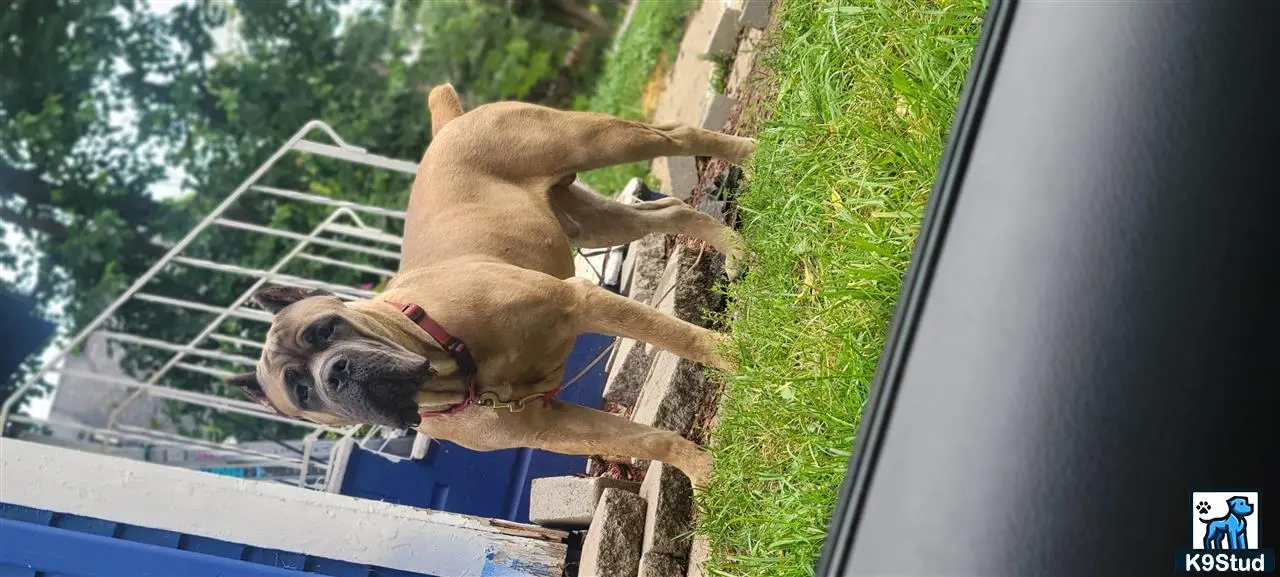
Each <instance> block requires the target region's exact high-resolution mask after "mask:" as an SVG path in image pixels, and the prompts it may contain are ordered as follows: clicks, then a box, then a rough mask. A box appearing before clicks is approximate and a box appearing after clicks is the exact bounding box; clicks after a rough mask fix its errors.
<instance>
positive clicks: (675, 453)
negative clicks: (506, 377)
mask: <svg viewBox="0 0 1280 577" xmlns="http://www.w3.org/2000/svg"><path fill="white" fill-rule="evenodd" d="M479 411H488V412H487V413H480V412H479ZM473 412H475V414H474V415H473V414H472V413H473ZM418 429H419V430H421V431H422V432H423V433H425V434H427V435H429V436H431V437H435V438H438V439H444V440H447V441H452V442H454V443H457V444H459V445H461V446H463V447H466V448H468V449H471V450H475V451H498V450H502V449H510V448H515V447H529V448H533V449H542V450H544V451H551V452H553V453H560V454H564V455H584V456H590V455H618V456H624V457H634V458H637V459H649V460H652V461H662V462H664V463H669V464H671V465H674V466H675V467H677V468H678V469H680V470H681V471H682V472H684V474H685V475H686V476H688V477H689V479H690V481H692V482H693V484H694V485H695V486H700V485H702V484H703V482H704V481H705V480H706V478H707V476H708V475H709V474H710V473H711V468H712V462H713V460H712V457H711V453H710V452H708V451H706V450H705V449H703V448H701V447H699V446H698V445H697V444H695V443H693V442H692V441H689V440H688V439H685V438H684V437H681V436H680V435H679V434H677V433H674V432H671V431H664V430H661V429H656V428H653V427H650V426H647V425H642V424H640V423H636V422H633V421H631V420H630V419H627V418H624V417H620V416H618V415H614V414H612V413H606V412H604V411H598V410H596V409H591V408H588V407H584V406H582V405H575V404H572V403H566V402H563V401H559V400H551V401H546V402H543V401H536V402H534V403H533V404H531V405H529V406H528V407H526V408H525V409H524V410H523V411H521V412H518V413H516V412H510V411H505V410H502V409H483V408H478V407H477V408H470V409H467V412H466V413H461V414H459V415H458V416H457V417H454V416H444V417H432V418H429V419H423V421H422V424H420V425H419V426H418Z"/></svg>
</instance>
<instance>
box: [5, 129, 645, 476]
mask: <svg viewBox="0 0 1280 577" xmlns="http://www.w3.org/2000/svg"><path fill="white" fill-rule="evenodd" d="M316 131H319V132H322V133H323V134H325V135H326V136H328V138H329V139H330V140H331V141H332V142H333V144H326V143H321V142H315V141H312V140H307V139H306V137H307V136H308V135H310V134H311V133H313V132H316ZM290 152H298V153H307V154H315V155H320V156H325V157H329V158H333V159H337V160H341V161H344V162H352V163H356V164H362V165H366V166H371V167H375V168H380V169H384V170H391V171H394V172H398V173H402V174H405V175H410V176H412V175H415V174H416V172H417V164H416V163H413V162H408V161H403V160H396V159H392V158H385V157H382V156H378V155H375V154H370V153H369V152H367V151H365V150H364V149H361V148H358V147H355V146H352V145H350V144H347V143H346V142H344V141H343V140H342V139H341V138H340V137H339V136H338V135H337V133H336V132H334V130H333V129H332V128H330V127H329V126H328V125H326V124H325V123H324V122H321V121H318V120H313V121H311V122H308V123H307V124H306V125H305V126H303V127H302V129H301V130H299V131H298V132H297V133H295V134H294V135H293V136H292V137H291V138H290V139H289V140H288V141H286V142H285V144H284V145H283V146H281V147H280V149H278V150H277V151H275V152H274V153H273V154H272V155H271V156H270V157H269V158H268V159H267V161H266V162H265V163H264V164H263V165H262V166H260V167H259V168H258V169H257V170H255V171H254V172H253V173H252V174H251V175H250V176H249V177H248V178H247V179H245V181H244V182H242V183H241V184H240V186H239V187H237V188H236V189H235V190H234V191H232V193H231V194H230V195H229V196H227V198H226V199H225V200H223V201H222V203H221V204H219V205H218V206H217V207H216V208H214V209H213V211H212V212H210V213H209V214H208V215H207V216H205V218H204V219H203V220H201V221H200V222H199V223H198V224H197V225H196V226H195V227H194V228H193V229H192V230H191V231H190V232H189V233H187V235H186V236H184V237H183V238H182V239H181V240H179V241H178V242H177V243H176V244H174V245H173V246H172V248H171V249H170V250H169V251H168V253H166V254H165V255H164V256H163V257H162V258H161V259H160V260H159V261H157V262H156V263H155V264H154V265H152V267H151V268H150V269H148V270H147V271H146V272H145V273H143V274H142V276H140V277H139V278H138V279H137V280H136V281H134V283H133V284H132V285H131V286H130V287H129V288H128V289H127V290H125V291H124V293H123V294H121V295H120V296H119V297H118V298H117V299H116V300H115V301H113V302H112V303H111V304H110V305H108V306H107V307H106V309H104V310H103V311H102V312H101V313H99V315H98V316H97V317H95V318H94V319H93V320H92V321H90V322H89V324H88V325H86V326H85V327H84V328H82V329H81V330H80V331H79V332H78V333H77V334H76V335H75V336H74V337H73V338H72V339H71V340H70V341H69V342H68V343H67V344H66V345H65V346H63V347H62V348H61V349H59V350H58V352H57V353H56V354H55V355H53V357H52V358H51V359H50V360H49V361H48V362H47V363H46V364H45V365H44V366H43V367H42V368H41V369H40V370H39V371H38V372H36V373H35V374H33V375H31V376H30V378H28V379H27V381H26V382H24V383H23V384H22V386H20V387H19V388H18V389H17V390H16V391H15V392H14V393H13V394H11V395H10V396H9V397H8V398H7V399H5V400H4V403H3V405H0V430H3V429H4V425H5V422H6V421H7V420H11V421H14V422H20V423H27V424H32V425H42V424H57V425H58V426H60V427H68V428H76V429H79V430H81V431H83V432H84V433H85V434H86V435H88V436H91V437H93V438H95V439H98V440H101V441H102V442H106V440H115V441H116V442H118V441H121V440H123V441H132V442H141V443H148V444H152V445H157V446H161V445H163V446H173V447H182V448H187V449H196V450H201V451H222V452H227V453H232V454H239V455H241V456H248V457H252V458H253V459H255V461H254V462H262V463H269V464H270V465H271V466H273V467H287V468H292V469H296V470H297V471H298V476H297V478H290V479H277V480H281V481H284V482H289V483H291V484H297V485H300V486H308V487H311V488H315V489H321V490H328V491H337V490H338V487H334V486H328V485H332V484H334V483H335V482H336V483H340V479H341V477H342V471H341V468H342V465H341V463H344V462H345V460H346V459H345V453H343V454H341V455H340V454H339V453H341V451H339V450H335V451H334V453H333V454H332V455H331V458H332V460H333V461H334V463H330V464H329V465H328V466H326V465H323V464H319V463H315V462H313V461H314V460H313V459H312V458H311V454H312V450H311V449H312V446H313V444H314V443H315V442H316V441H317V439H319V437H320V436H321V435H322V434H324V433H330V432H332V433H338V434H340V435H341V436H342V439H344V441H343V442H342V443H341V445H342V446H343V447H346V448H349V447H350V446H351V445H352V444H354V443H355V442H360V444H361V445H362V446H365V447H367V448H370V449H371V450H374V451H380V449H379V445H378V443H377V441H376V440H375V436H376V435H377V434H378V433H379V430H378V429H377V428H374V429H372V430H370V431H368V432H367V433H366V434H365V435H364V438H363V439H361V440H359V441H357V440H356V439H354V438H352V437H353V435H354V434H355V433H356V431H357V429H358V428H357V427H345V428H334V427H327V426H323V425H313V424H310V423H305V422H299V421H294V420H292V419H289V418H287V417H282V416H279V415H276V414H274V413H272V412H270V411H268V410H266V409H264V408H263V407H261V406H260V405H258V404H257V403H254V402H251V401H248V400H244V399H239V398H228V397H222V396H219V395H213V394H207V393H199V392H194V391H187V390H181V389H177V388H173V387H167V386H164V385H163V384H161V381H162V379H163V378H164V377H165V376H166V375H167V374H169V372H170V371H172V370H174V369H178V370H181V371H186V372H190V373H196V374H200V375H203V376H206V377H209V378H211V379H226V378H227V377H229V376H231V375H232V374H233V373H232V372H231V371H228V370H225V369H223V368H219V367H215V366H209V365H207V364H204V363H202V362H201V361H212V362H220V363H228V364H232V365H239V366H241V367H243V368H244V369H245V370H249V369H250V368H251V367H253V366H254V365H255V364H256V363H257V358H258V356H259V355H260V354H261V348H262V345H261V344H260V343H257V342H254V341H252V340H249V339H245V338H242V337H240V336H236V335H229V334H224V333H222V332H219V328H220V327H222V326H223V324H224V323H226V322H228V321H232V322H236V323H239V322H248V323H260V324H269V323H270V322H271V315H270V314H268V313H267V312H265V311H262V310H259V309H257V308H249V307H247V306H246V304H247V303H249V302H250V300H251V297H252V296H253V294H254V293H255V292H257V291H258V290H259V289H260V288H262V287H263V286H265V285H267V284H268V283H270V284H275V285H288V286H299V287H304V288H317V289H324V290H327V291H330V292H333V293H334V294H336V295H338V296H339V297H340V298H343V299H347V300H353V299H362V298H370V297H372V296H374V295H375V293H374V291H371V290H368V289H365V288H360V287H352V286H346V285H343V284H339V283H334V282H327V281H324V280H320V279H314V278H306V277H302V276H297V275H290V274H285V273H283V272H282V271H283V270H284V269H285V268H286V267H287V266H288V265H289V264H290V263H291V262H294V261H295V260H304V261H308V262H310V263H314V264H318V265H321V266H323V267H334V268H345V269H348V270H352V271H357V272H361V273H365V274H369V275H376V276H378V277H380V278H383V279H386V278H390V277H391V276H392V275H394V274H395V269H396V268H397V267H398V265H399V259H400V245H401V243H402V238H401V237H399V236H397V235H395V234H392V233H390V232H388V231H386V230H383V229H380V228H378V227H375V226H370V225H368V224H366V222H365V220H364V219H363V218H361V216H362V215H364V216H373V217H380V218H384V219H396V220H401V221H403V220H404V218H405V213H404V212H403V211H399V210H392V209H387V208H380V207H374V206H367V205H363V204H358V203H353V202H349V201H343V200H338V199H334V198H329V197H325V196H320V195H315V194H310V193H306V192H300V191H295V190H287V189H283V188H278V187H271V186H264V185H259V184H258V181H259V180H260V179H262V178H263V177H264V176H265V175H266V174H267V173H268V171H269V170H270V169H271V168H272V167H273V166H274V165H275V164H276V163H277V162H278V161H280V159H281V158H283V157H284V156H285V155H286V154H288V153H290ZM252 194H258V195H265V196H271V197H275V198H277V199H283V200H288V201H293V202H299V203H306V204H310V205H315V206H323V207H328V208H329V209H331V211H330V213H329V215H328V216H327V218H325V219H324V220H323V221H321V222H320V223H319V224H318V225H317V226H316V227H315V228H314V229H312V230H311V231H310V232H309V233H299V232H295V231H290V230H283V229H280V228H275V227H271V226H265V225H260V224H254V223H248V222H242V221H238V220H235V219H231V218H227V217H226V216H225V214H226V213H227V211H228V209H229V208H231V207H232V206H233V205H234V204H235V203H236V202H237V201H239V200H241V199H242V198H245V197H246V196H247V195H252ZM213 227H222V228H227V229H234V230H239V231H242V232H245V233H248V234H254V235H267V236H272V237H276V238H279V239H284V240H289V241H294V243H295V244H294V245H293V246H292V248H291V249H290V250H289V251H288V252H287V253H286V254H284V256H282V257H281V258H280V259H279V260H277V261H276V262H275V264H274V265H272V266H271V267H270V268H267V269H256V268H248V267H243V266H239V265H235V264H230V263H221V262H214V261H211V260H207V259H202V258H197V257H194V256H189V255H184V254H183V252H184V251H186V250H187V249H188V247H189V246H190V245H191V244H192V242H194V241H195V240H196V238H197V237H199V235H200V234H201V233H202V232H204V231H206V230H209V229H211V228H213ZM352 239H354V240H359V241H363V242H364V243H366V244H357V243H354V242H351V241H350V240H352ZM371 244H372V245H374V246H371ZM311 247H326V248H329V249H337V250H338V251H345V252H349V253H358V254H361V255H365V256H366V257H374V259H378V260H381V261H391V262H388V263H387V266H375V265H373V264H369V263H368V262H352V261H349V260H344V259H342V258H338V257H335V256H325V255H322V254H315V253H313V252H308V250H307V249H308V248H311ZM607 252H608V249H605V250H604V251H598V252H597V253H596V254H591V255H586V254H582V253H581V252H580V253H579V254H578V256H577V259H576V260H577V262H578V267H579V270H580V273H579V274H580V275H584V276H587V277H589V278H593V280H597V281H598V280H599V277H600V272H601V271H600V270H599V268H600V267H599V264H600V262H601V260H602V258H603V256H604V253H607ZM614 260H620V259H614ZM593 261H594V262H593ZM611 264H615V265H616V264H618V263H611ZM171 267H187V268H196V269H202V270H206V271H211V272H214V273H218V274H229V275H236V276H243V277H249V278H253V279H256V280H255V281H254V282H253V283H252V285H251V286H250V287H249V288H247V289H246V290H244V291H243V292H242V293H241V294H239V295H238V296H237V297H236V298H235V299H233V300H232V301H231V302H228V303H206V302H200V301H198V300H191V299H186V298H175V297H169V296H163V295H158V294H153V293H150V292H147V291H146V290H145V289H146V288H147V285H148V284H149V283H151V282H152V281H153V280H154V279H156V278H157V277H158V276H160V275H161V274H163V273H164V272H165V271H166V270H167V269H169V268H171ZM584 271H585V272H584ZM131 300H132V301H137V302H142V303H146V304H147V305H148V306H155V307H173V308H179V309H184V310H188V311H194V312H200V313H207V314H212V315H214V317H213V320H212V321H210V322H209V323H208V324H206V325H205V326H204V328H203V329H202V330H200V331H199V332H198V333H197V334H196V336H195V337H193V338H191V339H190V340H187V341H185V342H170V341H166V340H163V339H157V338H154V337H151V336H147V335H136V334H130V333H128V332H124V331H120V330H108V329H107V328H106V327H107V324H108V321H109V320H110V319H111V318H112V316H113V315H115V314H116V312H117V311H119V310H120V308H121V307H122V306H123V305H124V304H125V303H127V302H129V301H131ZM94 334H98V335H100V337H104V338H106V339H107V340H109V341H114V342H119V343H127V344H130V345H132V346H135V347H143V348H148V349H151V350H155V351H162V352H165V353H169V357H168V359H167V360H166V361H165V362H164V363H163V364H162V365H160V367H159V368H158V369H156V370H155V371H153V372H151V373H150V374H149V375H148V376H147V377H146V378H144V379H142V380H137V379H134V378H129V377H123V376H113V375H108V374H99V373H96V372H90V371H80V370H74V369H67V368H59V367H60V366H61V365H62V364H63V362H64V360H65V359H67V358H68V356H69V354H70V353H71V351H72V350H75V349H76V348H78V347H80V346H81V345H82V344H84V343H85V342H86V341H87V340H88V339H89V337H90V336H91V335H94ZM206 344H212V345H215V346H216V345H218V344H225V345H231V346H232V347H234V348H235V349H236V350H237V351H239V352H238V353H237V352H227V351H224V350H213V349H209V348H205V347H204V346H203V345H206ZM46 376H69V377H74V378H76V379H83V380H89V381H93V382H96V383H99V384H101V385H103V386H108V387H117V388H122V389H125V390H128V391H130V393H129V396H128V397H127V398H126V399H125V401H124V402H122V403H120V404H118V405H117V406H116V407H115V408H114V409H113V410H112V411H111V412H110V414H109V416H108V419H107V424H106V427H105V428H98V427H93V426H87V425H84V424H82V423H77V422H71V421H67V420H65V419H64V420H57V419H54V420H40V419H32V418H30V417H26V416H22V415H10V412H11V411H12V410H13V408H14V405H15V404H16V403H17V401H18V400H19V399H21V398H22V396H23V395H24V394H25V393H27V392H28V391H29V390H31V388H32V387H34V386H35V385H36V383H38V382H40V381H41V379H43V378H45V377H46ZM144 396H151V397H154V398H157V399H163V400H165V401H168V402H178V403H189V404H193V405H198V406H203V407H206V408H207V409H209V410H212V411H220V412H225V413H233V414H237V415H240V416H244V417H249V418H254V419H261V420H265V421H272V422H283V423H289V424H292V425H298V426H301V427H309V428H310V429H311V432H310V433H308V434H307V435H306V436H305V437H304V439H303V440H302V445H303V450H302V454H301V455H300V456H291V455H276V454H269V453H255V452H253V451H247V450H245V449H238V448H236V447H235V446H234V445H225V444H219V443H214V442H212V441H210V440H208V439H199V438H191V437H185V436H182V435H177V434H174V433H168V432H164V431H160V430H149V429H139V428H138V427H133V426H128V425H124V424H120V423H118V420H119V417H120V414H121V412H122V411H123V410H124V409H125V408H126V407H127V406H128V405H129V404H130V403H131V402H133V401H135V400H137V399H139V398H142V397H144ZM426 442H427V439H426V438H425V437H423V436H421V434H419V435H418V438H417V441H416V442H415V449H414V453H415V454H418V453H421V452H423V451H425V447H426ZM381 446H382V447H385V446H386V442H385V441H384V442H383V443H382V444H381ZM246 451H247V452H246ZM335 463H336V464H335ZM335 468H336V469H338V470H334V469H335ZM326 469H327V472H326ZM317 471H319V473H320V476H321V477H322V478H321V479H320V480H319V481H318V482H314V483H309V482H308V479H312V478H315V477H317Z"/></svg>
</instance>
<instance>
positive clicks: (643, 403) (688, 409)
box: [631, 351, 710, 467]
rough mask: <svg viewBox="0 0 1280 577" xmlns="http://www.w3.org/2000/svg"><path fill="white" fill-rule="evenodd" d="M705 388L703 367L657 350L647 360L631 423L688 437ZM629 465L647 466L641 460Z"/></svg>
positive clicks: (705, 390) (706, 387) (705, 381)
mask: <svg viewBox="0 0 1280 577" xmlns="http://www.w3.org/2000/svg"><path fill="white" fill-rule="evenodd" d="M708 389H709V386H708V384H707V379H706V377H705V376H704V375H703V374H702V365H700V364H698V363H696V362H694V361H690V360H687V359H682V358H680V357H677V356H675V355H673V354H671V353H669V352H667V351H657V353H656V354H655V355H654V357H653V360H652V361H650V367H649V376H648V377H647V378H646V379H645V382H644V386H643V387H642V388H641V389H640V398H639V399H637V400H636V406H635V408H634V410H633V411H632V412H631V420H632V421H635V422H637V423H641V424H644V425H648V426H650V427H655V428H658V429H663V430H667V431H674V432H676V433H679V434H680V435H681V436H684V437H688V436H689V432H690V431H692V430H693V423H694V419H695V418H696V417H697V411H698V407H700V406H701V405H702V401H703V399H705V398H706V396H707V394H708V393H709V392H710V391H709V390H708ZM632 463H633V464H635V465H636V466H638V467H647V466H649V462H648V461H646V460H644V459H632Z"/></svg>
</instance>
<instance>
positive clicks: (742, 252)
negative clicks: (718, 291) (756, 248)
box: [724, 227, 752, 282]
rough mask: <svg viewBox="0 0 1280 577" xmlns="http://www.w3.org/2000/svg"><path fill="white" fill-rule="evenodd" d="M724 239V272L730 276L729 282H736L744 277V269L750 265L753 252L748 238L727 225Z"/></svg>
mask: <svg viewBox="0 0 1280 577" xmlns="http://www.w3.org/2000/svg"><path fill="white" fill-rule="evenodd" d="M724 239H725V253H724V274H725V276H727V277H729V282H734V281H736V280H738V279H739V278H742V271H743V270H745V269H746V268H748V267H749V266H750V264H751V263H750V261H751V260H752V254H751V251H750V250H748V249H747V242H746V240H744V239H743V238H742V235H741V234H739V233H738V231H736V230H733V229H732V228H729V227H725V228H724Z"/></svg>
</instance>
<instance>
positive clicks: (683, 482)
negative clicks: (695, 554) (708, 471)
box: [640, 461, 693, 573]
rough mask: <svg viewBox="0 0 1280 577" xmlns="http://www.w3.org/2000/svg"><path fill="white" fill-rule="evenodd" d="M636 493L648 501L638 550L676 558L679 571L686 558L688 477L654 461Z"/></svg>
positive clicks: (690, 500)
mask: <svg viewBox="0 0 1280 577" xmlns="http://www.w3.org/2000/svg"><path fill="white" fill-rule="evenodd" d="M640 496H641V497H644V500H645V502H646V503H647V504H648V509H647V512H646V513H645V521H644V540H643V542H642V543H643V545H642V547H641V550H642V551H644V554H645V555H649V554H651V553H659V554H662V555H665V556H667V557H669V558H671V559H674V560H677V561H679V562H680V572H681V573H683V572H684V565H685V562H686V561H687V560H688V559H689V546H690V541H689V537H688V535H687V533H688V532H689V531H690V530H691V529H693V486H692V485H690V484H689V478H688V477H686V476H685V475H684V473H681V472H680V470H679V469H676V468H675V467H674V466H672V465H667V464H665V463H660V462H658V461H654V462H652V463H650V464H649V469H648V472H646V473H645V477H644V483H642V484H641V485H640ZM642 562H643V561H642Z"/></svg>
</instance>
